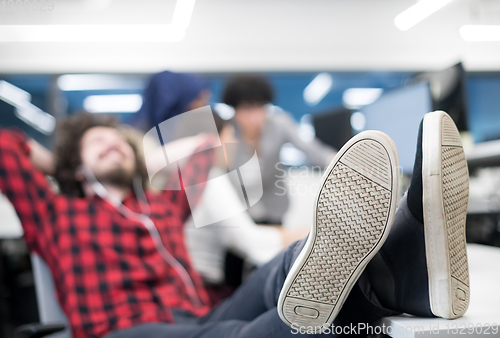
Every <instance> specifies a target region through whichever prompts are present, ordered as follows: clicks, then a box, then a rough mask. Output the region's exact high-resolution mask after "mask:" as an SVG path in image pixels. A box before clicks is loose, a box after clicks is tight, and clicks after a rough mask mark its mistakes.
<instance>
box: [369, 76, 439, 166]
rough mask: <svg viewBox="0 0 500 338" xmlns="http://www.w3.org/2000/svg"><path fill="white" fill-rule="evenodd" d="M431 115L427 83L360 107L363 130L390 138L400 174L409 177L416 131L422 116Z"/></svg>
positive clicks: (394, 91) (400, 90) (414, 148)
mask: <svg viewBox="0 0 500 338" xmlns="http://www.w3.org/2000/svg"><path fill="white" fill-rule="evenodd" d="M430 111H432V99H431V93H430V90H429V85H428V84H427V83H419V84H415V85H411V86H408V87H403V88H399V89H395V90H393V91H390V92H387V93H385V94H383V95H382V96H381V97H380V98H379V99H378V100H377V101H375V102H374V103H372V104H370V105H368V106H365V107H363V109H362V110H361V112H362V113H363V114H364V115H365V118H366V125H365V128H364V129H365V130H370V129H371V130H380V131H382V132H384V133H386V134H387V135H389V136H390V137H391V138H392V139H393V140H394V142H395V143H396V146H397V148H398V153H399V165H400V166H401V167H402V169H403V173H405V174H411V172H412V171H413V162H414V160H415V151H416V147H417V136H418V127H419V125H420V121H421V120H422V118H423V117H424V115H425V114H427V113H428V112H430Z"/></svg>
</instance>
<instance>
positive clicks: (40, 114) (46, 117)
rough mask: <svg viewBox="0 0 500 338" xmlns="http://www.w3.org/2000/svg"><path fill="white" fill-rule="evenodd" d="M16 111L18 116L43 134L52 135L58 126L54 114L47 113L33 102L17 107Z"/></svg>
mask: <svg viewBox="0 0 500 338" xmlns="http://www.w3.org/2000/svg"><path fill="white" fill-rule="evenodd" d="M15 113H16V116H17V117H18V118H20V119H21V120H23V121H24V122H26V123H27V124H29V125H30V126H32V127H33V128H35V129H36V130H38V131H39V132H41V133H43V134H46V135H50V134H52V132H53V131H54V129H55V128H56V119H55V118H54V116H52V115H50V114H47V113H46V112H44V111H43V110H41V109H40V108H38V107H37V106H35V105H33V104H32V103H29V104H28V105H26V106H24V107H22V108H18V107H16V110H15Z"/></svg>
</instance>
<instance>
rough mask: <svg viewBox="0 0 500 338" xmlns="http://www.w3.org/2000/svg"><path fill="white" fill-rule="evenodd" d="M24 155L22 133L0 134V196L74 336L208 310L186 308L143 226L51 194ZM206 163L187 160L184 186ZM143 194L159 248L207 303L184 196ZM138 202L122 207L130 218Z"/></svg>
mask: <svg viewBox="0 0 500 338" xmlns="http://www.w3.org/2000/svg"><path fill="white" fill-rule="evenodd" d="M29 151H30V149H29V147H28V146H27V144H26V142H25V138H24V136H23V135H22V134H21V133H18V132H12V131H8V130H0V190H2V192H3V193H4V194H5V195H6V196H7V198H8V199H9V200H10V201H11V203H12V204H13V205H14V208H15V209H16V212H17V214H18V216H19V218H20V220H21V223H22V226H23V228H24V237H25V240H26V242H27V244H28V246H29V248H30V250H32V251H35V252H37V253H38V254H39V255H40V256H41V257H42V258H43V259H44V260H45V261H46V262H47V264H48V266H49V267H50V270H51V271H52V275H53V277H54V281H55V284H56V289H57V295H58V298H59V302H60V304H61V305H62V308H63V310H64V312H65V313H66V314H67V316H68V319H69V321H70V324H71V328H72V331H73V336H74V337H75V338H79V337H103V336H105V335H106V334H108V333H109V332H111V331H113V330H116V329H123V328H127V327H130V326H133V325H136V324H139V323H145V322H172V321H173V317H172V313H171V308H180V309H184V310H187V311H189V312H191V313H193V314H194V315H196V316H202V315H204V314H206V313H207V312H208V311H209V307H208V305H202V306H198V307H197V306H195V305H194V304H192V302H191V301H190V298H189V296H188V294H187V292H186V287H185V285H184V283H183V282H182V279H181V278H180V277H179V275H178V274H177V273H176V271H175V270H174V269H173V268H172V267H171V266H169V265H168V264H166V263H165V261H164V260H163V258H162V257H161V256H160V254H159V253H158V251H157V250H156V248H155V246H154V244H153V240H152V238H151V236H150V235H149V233H148V231H147V230H146V228H145V227H144V226H143V225H142V224H141V223H137V222H134V221H132V220H129V219H127V218H125V217H123V216H122V215H121V214H120V213H119V212H118V211H117V210H116V209H115V208H114V207H113V206H111V205H110V204H109V203H108V202H106V201H104V200H102V199H101V198H100V197H97V196H93V197H87V198H69V197H65V196H62V195H57V194H55V193H54V192H53V191H52V190H51V189H50V187H49V186H48V184H47V182H46V179H45V177H44V175H43V174H42V173H41V172H39V171H38V170H37V169H36V168H34V167H33V165H32V163H31V161H30V159H29ZM212 157H213V156H212V152H211V151H205V152H203V153H201V155H199V156H193V157H192V159H190V160H189V161H188V163H187V165H186V166H185V167H183V168H184V169H183V171H182V175H183V182H202V181H205V180H206V177H207V174H208V171H209V168H210V166H211V163H212ZM189 185H191V184H189ZM200 193H201V191H200ZM146 196H147V199H148V201H149V204H150V207H151V215H150V218H151V219H152V220H153V222H154V223H155V225H156V227H157V228H158V231H159V232H160V235H161V238H162V241H163V244H164V245H165V247H166V249H167V250H168V251H169V252H170V253H171V254H172V255H173V256H174V257H175V258H176V259H177V260H178V261H179V262H180V263H181V264H182V265H183V266H184V267H185V269H186V270H187V271H188V273H189V275H190V276H191V279H192V280H193V282H194V285H195V289H196V292H197V295H198V297H199V298H200V299H201V301H202V302H203V303H204V304H208V297H207V294H206V292H205V290H204V288H203V284H202V281H201V278H200V277H199V275H198V274H197V273H196V271H195V270H194V269H193V267H192V264H191V262H190V259H189V255H188V252H187V249H186V246H185V243H184V233H183V225H184V221H185V220H186V218H187V217H188V216H189V215H190V208H189V204H188V202H187V198H186V195H185V193H184V191H182V190H165V191H162V192H161V194H153V193H146ZM138 203H139V202H138V200H137V198H136V197H135V196H134V195H133V194H132V193H131V194H130V195H129V196H128V197H126V198H125V200H124V201H123V204H124V205H125V206H127V207H129V208H130V209H131V210H133V211H135V212H140V211H141V209H140V205H139V204H138Z"/></svg>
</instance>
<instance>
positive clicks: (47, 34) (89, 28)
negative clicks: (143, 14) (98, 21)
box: [0, 0, 195, 42]
mask: <svg viewBox="0 0 500 338" xmlns="http://www.w3.org/2000/svg"><path fill="white" fill-rule="evenodd" d="M194 3H195V0H177V2H176V5H175V9H174V15H173V17H172V24H170V25H167V24H160V25H112V24H111V25H0V42H178V41H181V40H182V39H184V37H185V35H186V29H187V27H188V26H189V22H190V21H191V15H192V12H193V8H194Z"/></svg>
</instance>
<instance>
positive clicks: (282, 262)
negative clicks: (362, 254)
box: [105, 239, 395, 338]
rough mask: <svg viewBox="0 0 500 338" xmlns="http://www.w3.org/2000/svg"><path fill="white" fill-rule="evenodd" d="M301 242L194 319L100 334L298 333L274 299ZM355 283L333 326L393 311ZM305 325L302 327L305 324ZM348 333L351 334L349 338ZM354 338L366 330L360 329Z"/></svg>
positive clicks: (212, 337)
mask: <svg viewBox="0 0 500 338" xmlns="http://www.w3.org/2000/svg"><path fill="white" fill-rule="evenodd" d="M304 242H305V239H304V240H301V241H298V242H296V243H294V244H292V245H291V246H290V247H289V248H288V249H287V250H285V251H284V252H282V253H280V254H279V255H277V256H276V257H275V258H274V259H273V260H271V261H270V262H269V263H267V264H266V265H264V266H263V267H261V268H259V269H257V270H256V271H255V272H253V274H252V275H251V276H250V277H249V278H248V280H247V281H246V282H245V283H244V284H243V285H241V286H240V287H239V288H238V289H237V290H236V292H235V293H234V294H233V295H232V296H231V297H230V298H228V299H226V300H225V301H224V302H222V303H221V304H220V305H219V306H217V307H216V308H214V309H213V310H212V311H211V312H210V313H209V314H208V315H206V316H204V317H201V318H196V317H194V316H192V315H190V314H188V313H185V312H182V311H177V310H174V311H173V313H174V319H175V324H172V323H145V324H140V325H136V326H134V327H131V328H128V329H124V330H118V331H114V332H112V333H110V334H109V335H107V336H106V337H105V338H132V337H144V338H159V337H162V338H195V337H196V338H226V337H227V338H247V337H248V338H255V337H259V338H260V337H262V338H267V337H269V338H285V337H297V336H298V334H297V333H298V330H297V328H295V329H294V328H291V327H289V326H287V325H286V324H285V323H283V322H282V321H281V319H280V318H279V316H278V311H277V309H276V305H277V303H278V297H279V294H280V291H281V288H282V286H283V283H284V281H285V278H286V276H287V274H288V271H289V270H290V268H291V265H292V263H293V260H294V259H295V257H297V255H298V251H300V249H301V248H302V247H303V243H304ZM365 292H366V291H362V288H361V287H360V283H359V282H358V283H356V285H355V286H354V288H353V290H352V291H351V293H350V294H349V297H348V298H347V300H346V302H345V303H344V306H343V307H342V310H341V311H340V313H339V315H338V316H337V318H336V319H335V321H334V323H333V325H334V326H342V327H348V326H349V327H356V325H357V324H358V323H367V324H368V323H371V322H374V321H376V320H378V319H381V318H382V317H386V316H390V315H394V314H395V312H393V311H391V310H388V309H384V308H383V307H381V306H380V305H379V304H378V303H377V302H374V301H372V300H370V298H369V297H368V296H367V295H366V294H365ZM304 329H305V328H304ZM352 335H353V334H352V331H351V335H350V336H352ZM358 335H359V336H364V335H366V334H363V333H359V334H358ZM299 336H301V337H316V336H321V337H327V336H330V337H333V336H338V335H333V334H330V335H326V334H321V335H319V334H317V335H315V334H304V335H299Z"/></svg>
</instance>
